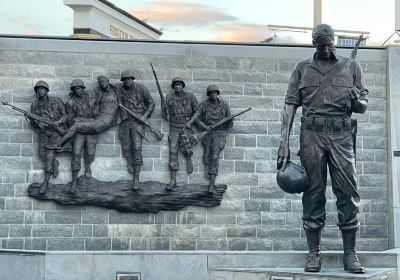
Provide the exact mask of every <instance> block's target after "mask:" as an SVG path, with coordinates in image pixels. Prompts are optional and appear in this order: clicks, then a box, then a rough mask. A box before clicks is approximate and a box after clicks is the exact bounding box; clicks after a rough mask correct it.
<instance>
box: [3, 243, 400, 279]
mask: <svg viewBox="0 0 400 280" xmlns="http://www.w3.org/2000/svg"><path fill="white" fill-rule="evenodd" d="M306 255H307V253H306V252H294V251H293V252H291V251H289V252H288V251H285V252H214V251H212V252H211V251H187V252H183V251H129V252H42V251H14V250H0V271H2V277H1V279H4V280H17V279H18V280H20V279H31V280H43V279H46V280H72V279H85V280H110V279H111V280H112V279H116V275H117V273H140V275H141V280H169V279H171V280H172V279H173V280H187V279H190V280H207V279H208V280H217V279H218V280H228V279H229V280H242V279H246V280H266V279H269V280H270V279H275V280H278V279H279V280H289V279H290V280H303V279H304V280H305V279H324V280H331V279H370V280H381V279H388V280H395V279H398V277H399V276H400V271H399V268H400V265H399V264H400V261H399V260H400V250H390V251H384V252H359V254H358V255H359V258H360V261H361V262H362V263H363V264H364V265H365V267H366V270H367V272H366V273H365V274H361V275H356V274H350V273H346V272H344V271H343V266H342V253H341V252H335V251H330V252H323V255H322V256H323V259H322V264H323V269H322V271H321V273H304V272H303V268H302V267H303V264H304V262H305V259H306Z"/></svg>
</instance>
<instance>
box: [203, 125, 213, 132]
mask: <svg viewBox="0 0 400 280" xmlns="http://www.w3.org/2000/svg"><path fill="white" fill-rule="evenodd" d="M203 129H204V130H205V131H208V132H211V127H209V126H208V125H203Z"/></svg>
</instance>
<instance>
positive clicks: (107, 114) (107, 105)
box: [93, 84, 118, 126]
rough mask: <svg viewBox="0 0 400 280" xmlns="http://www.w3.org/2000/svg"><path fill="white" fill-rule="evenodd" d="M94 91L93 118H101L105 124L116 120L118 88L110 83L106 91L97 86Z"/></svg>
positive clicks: (110, 123) (109, 124)
mask: <svg viewBox="0 0 400 280" xmlns="http://www.w3.org/2000/svg"><path fill="white" fill-rule="evenodd" d="M94 93H95V101H94V107H93V114H94V117H95V119H97V120H101V121H102V122H104V123H105V124H106V125H108V126H111V125H112V124H114V123H115V122H116V118H117V113H118V89H117V88H116V87H115V86H114V85H112V84H110V87H109V91H108V92H107V91H104V90H102V89H101V88H100V87H97V88H96V89H95V90H94Z"/></svg>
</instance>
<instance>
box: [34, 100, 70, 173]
mask: <svg viewBox="0 0 400 280" xmlns="http://www.w3.org/2000/svg"><path fill="white" fill-rule="evenodd" d="M31 112H32V113H33V114H35V115H38V116H41V117H43V118H46V119H49V120H51V121H53V122H55V121H59V120H61V119H65V120H66V112H65V107H64V103H63V102H62V100H61V99H60V98H58V97H53V96H47V97H46V98H44V100H40V99H39V98H37V99H36V100H35V101H34V102H33V103H32V104H31ZM31 124H32V126H33V127H34V128H35V129H37V131H38V133H39V145H38V153H39V158H40V159H41V160H42V162H43V163H44V171H45V172H49V173H52V174H53V176H54V177H56V176H57V173H58V161H57V160H56V159H55V155H56V151H54V150H50V149H47V146H48V145H49V144H53V143H55V142H56V141H58V140H59V139H61V137H62V136H61V135H60V134H59V133H58V132H57V131H56V130H54V129H53V128H52V127H49V126H46V125H44V124H42V123H40V122H36V121H34V120H32V121H31Z"/></svg>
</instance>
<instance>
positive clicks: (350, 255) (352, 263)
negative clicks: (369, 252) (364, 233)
mask: <svg viewBox="0 0 400 280" xmlns="http://www.w3.org/2000/svg"><path fill="white" fill-rule="evenodd" d="M342 239H343V249H344V256H343V266H344V270H345V271H348V272H351V273H364V272H365V268H364V267H363V266H362V264H361V263H360V261H359V260H358V257H357V254H356V251H355V247H356V231H348V230H346V231H344V230H343V231H342Z"/></svg>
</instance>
